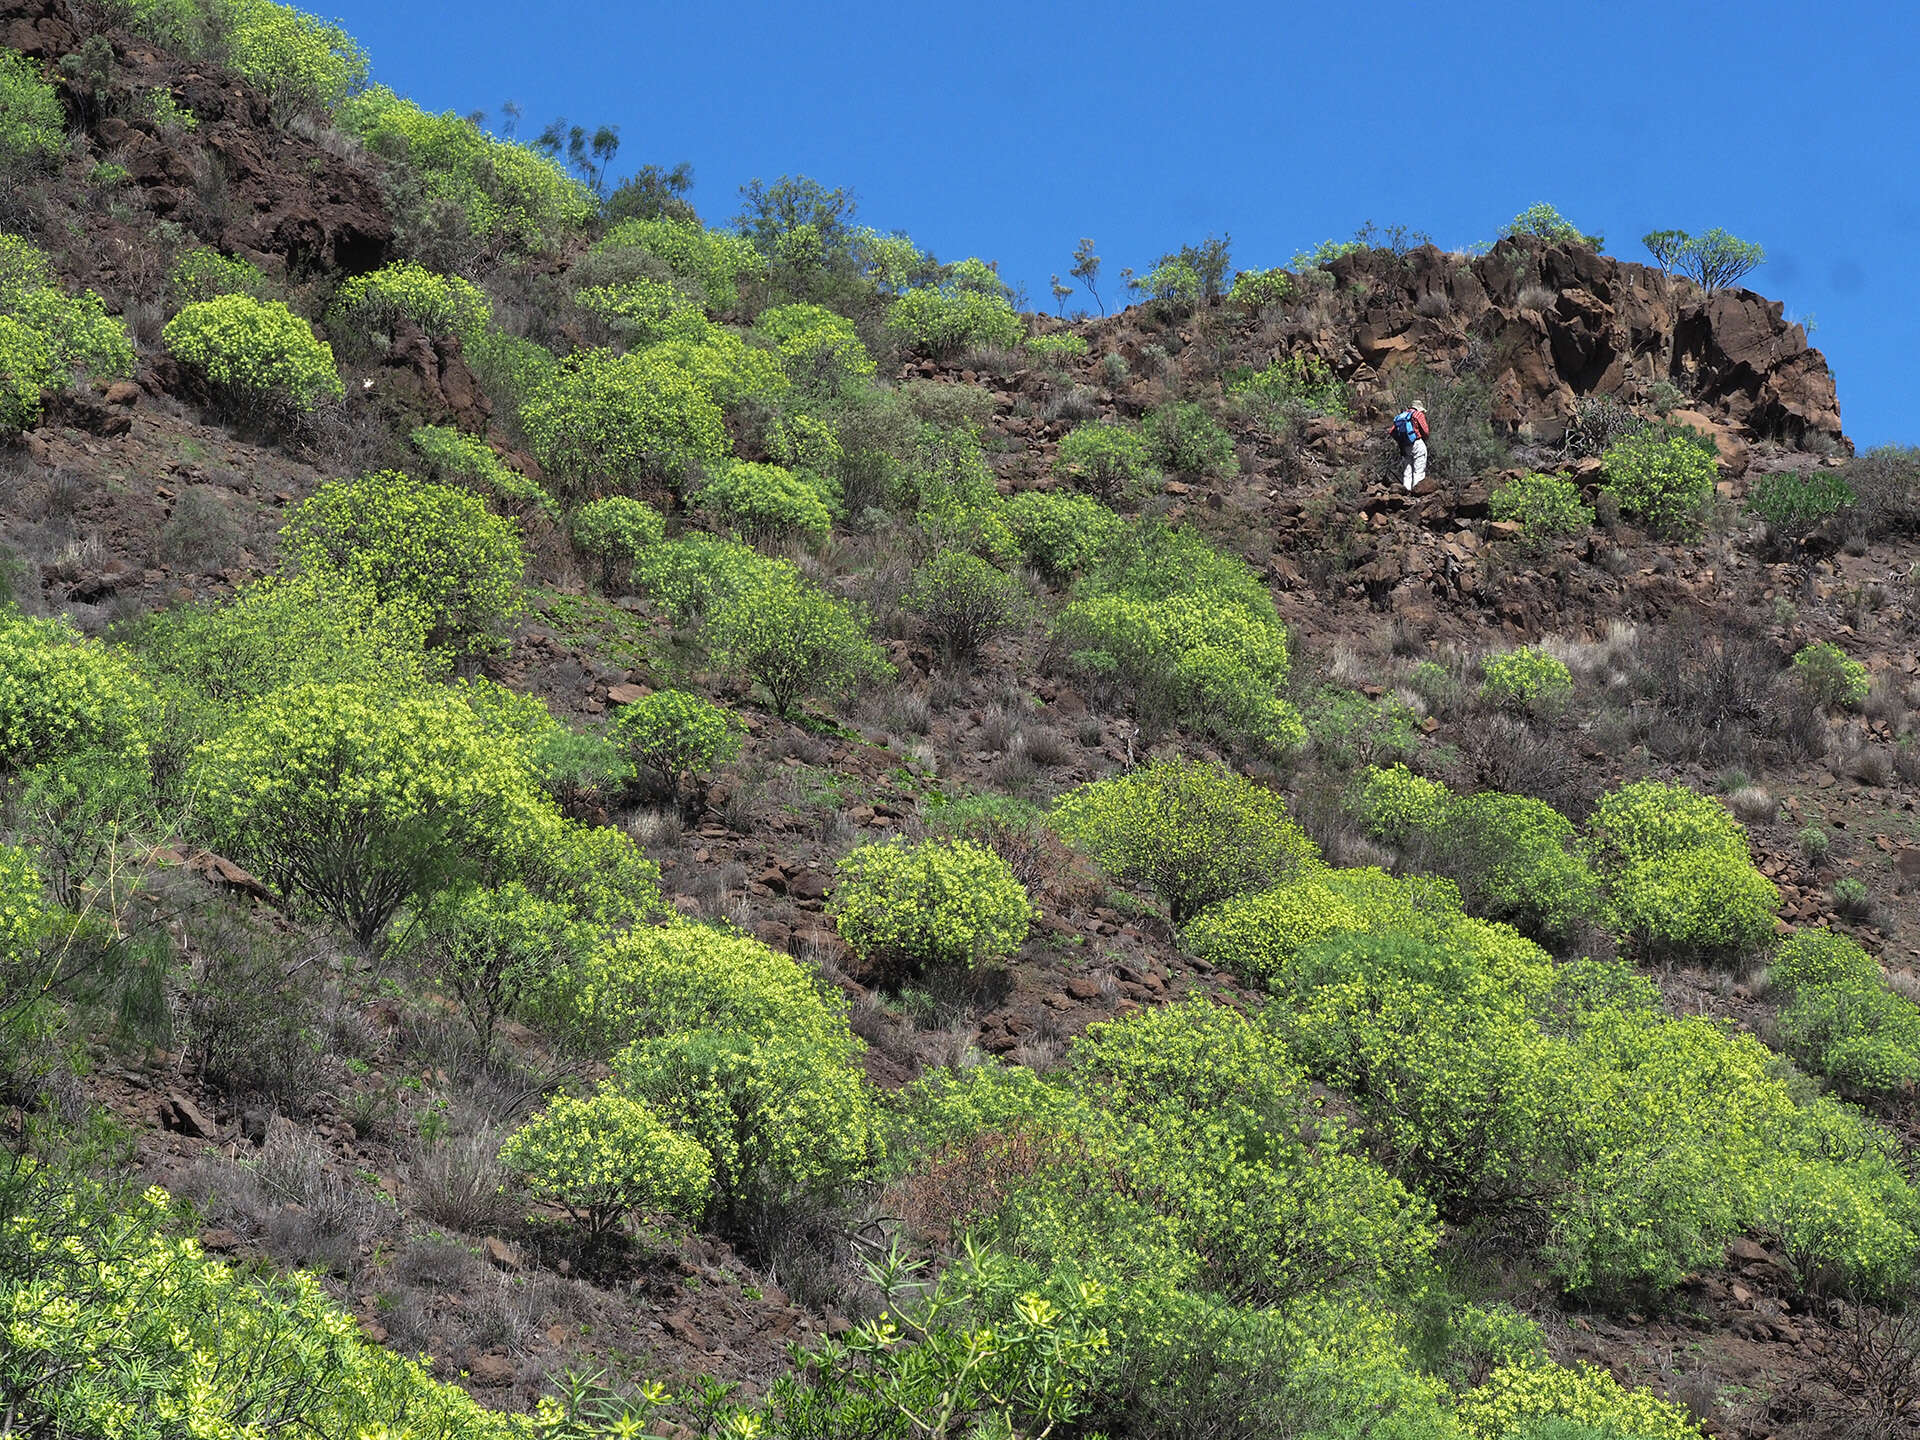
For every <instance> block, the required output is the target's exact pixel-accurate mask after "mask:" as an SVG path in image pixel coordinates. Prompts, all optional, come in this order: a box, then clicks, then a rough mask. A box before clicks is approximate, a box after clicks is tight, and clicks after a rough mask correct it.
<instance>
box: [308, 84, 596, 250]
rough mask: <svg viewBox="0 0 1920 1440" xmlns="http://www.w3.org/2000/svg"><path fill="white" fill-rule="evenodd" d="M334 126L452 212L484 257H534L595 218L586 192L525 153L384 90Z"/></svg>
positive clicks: (365, 95) (372, 91)
mask: <svg viewBox="0 0 1920 1440" xmlns="http://www.w3.org/2000/svg"><path fill="white" fill-rule="evenodd" d="M335 119H336V123H337V124H339V126H340V127H341V128H342V129H343V130H346V131H347V132H348V133H349V134H352V135H355V136H357V137H359V138H360V139H361V140H362V141H364V142H365V143H366V146H367V148H368V149H370V150H372V151H374V152H375V153H377V154H380V155H383V156H386V157H388V158H389V159H390V160H391V161H393V162H394V163H395V164H396V165H397V166H399V167H401V168H402V169H404V170H406V171H408V172H410V173H411V174H412V175H413V176H414V177H416V179H417V182H418V184H419V185H420V187H421V189H422V190H424V192H425V196H426V199H427V200H428V201H440V202H446V203H450V204H451V205H453V206H454V207H456V208H457V209H458V211H459V213H460V215H461V217H462V220H463V222H464V224H465V227H466V228H467V230H468V231H469V232H470V233H471V234H472V235H473V236H475V237H476V238H478V239H480V240H482V241H483V242H486V244H487V246H488V248H489V249H491V250H492V251H494V252H495V253H497V252H498V251H499V250H503V249H507V248H513V249H520V250H530V251H538V250H544V249H546V248H548V247H549V246H550V245H551V244H552V243H553V242H555V241H557V240H558V239H559V238H560V237H561V236H562V235H563V234H565V233H566V232H568V231H571V230H576V229H578V228H579V227H580V226H582V225H584V224H585V223H586V222H587V221H588V220H589V219H591V218H592V216H593V213H594V210H595V204H594V199H593V195H592V193H591V192H590V191H589V190H588V189H587V187H586V186H584V185H582V184H580V182H579V181H577V180H575V179H573V177H572V176H570V175H568V174H567V172H566V169H565V167H564V166H562V165H560V164H558V163H556V162H555V161H553V160H551V159H549V158H548V157H547V156H545V155H542V154H541V153H539V152H538V151H536V150H533V149H530V148H529V147H527V146H525V145H514V144H509V143H507V142H506V141H502V140H496V139H494V138H493V137H492V136H491V135H489V134H487V133H486V132H485V131H484V130H482V129H480V127H479V126H477V125H475V124H474V123H473V122H472V121H471V120H467V119H464V118H462V117H461V116H459V115H456V114H454V113H453V112H452V111H450V110H449V111H447V112H446V113H445V114H441V115H431V114H428V113H427V112H426V111H425V110H422V109H421V108H420V107H419V106H418V105H416V104H414V103H413V102H412V101H411V100H403V99H401V98H400V97H399V96H398V95H396V94H394V93H393V91H391V90H389V89H387V88H386V87H385V86H384V85H376V86H373V87H371V88H369V89H367V90H364V91H362V92H361V93H359V94H358V95H355V96H354V97H353V98H352V99H350V100H349V101H347V103H346V104H344V105H342V106H341V107H340V109H339V112H338V113H337V115H336V117H335Z"/></svg>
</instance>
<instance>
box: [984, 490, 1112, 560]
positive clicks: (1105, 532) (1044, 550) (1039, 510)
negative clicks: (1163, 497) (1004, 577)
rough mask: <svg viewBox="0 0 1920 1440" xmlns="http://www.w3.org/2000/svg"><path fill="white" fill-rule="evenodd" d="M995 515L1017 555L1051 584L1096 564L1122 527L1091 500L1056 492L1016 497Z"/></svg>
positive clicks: (1106, 509) (1040, 491)
mask: <svg viewBox="0 0 1920 1440" xmlns="http://www.w3.org/2000/svg"><path fill="white" fill-rule="evenodd" d="M1000 513H1001V518H1002V519H1003V520H1005V521H1006V525H1007V529H1008V530H1009V531H1011V532H1012V534H1013V539H1014V543H1015V544H1017V545H1018V546H1019V547H1020V553H1021V554H1022V555H1024V556H1026V557H1027V560H1028V562H1029V563H1030V564H1032V565H1033V566H1034V567H1035V568H1036V569H1038V570H1040V571H1041V572H1042V573H1044V574H1046V575H1048V576H1050V577H1052V578H1053V579H1055V580H1063V579H1066V578H1067V577H1068V576H1071V575H1073V574H1075V573H1076V572H1078V571H1080V570H1083V569H1085V568H1086V567H1087V566H1089V565H1091V564H1093V563H1095V562H1096V561H1098V560H1099V559H1100V557H1101V555H1102V554H1104V553H1105V551H1106V548H1107V545H1108V544H1109V543H1110V542H1111V541H1113V540H1114V539H1115V538H1117V537H1118V536H1119V534H1120V533H1121V532H1122V531H1123V530H1125V529H1126V523H1127V522H1126V521H1124V520H1122V519H1121V518H1120V517H1119V516H1118V515H1116V514H1114V513H1113V511H1111V510H1109V509H1108V508H1107V507H1106V506H1105V505H1102V504H1101V503H1100V502H1099V501H1098V500H1095V499H1094V498H1093V497H1092V496H1089V495H1068V494H1064V493H1062V492H1060V491H1057V490H1028V491H1026V492H1024V493H1022V494H1019V495H1015V496H1014V497H1013V498H1012V499H1010V500H1008V501H1007V502H1006V505H1005V506H1004V507H1003V508H1002V509H1001V512H1000Z"/></svg>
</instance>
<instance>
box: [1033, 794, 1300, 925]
mask: <svg viewBox="0 0 1920 1440" xmlns="http://www.w3.org/2000/svg"><path fill="white" fill-rule="evenodd" d="M1053 823H1054V827H1055V828H1056V829H1057V830H1058V831H1059V832H1060V833H1061V835H1063V836H1064V837H1065V838H1066V839H1067V840H1068V842H1069V843H1071V844H1073V845H1075V846H1077V847H1078V848H1080V849H1081V850H1084V851H1085V852H1086V853H1087V855H1088V856H1090V857H1091V858H1092V860H1093V862H1094V863H1095V864H1096V865H1098V866H1100V868H1101V869H1103V870H1105V871H1106V872H1107V873H1108V874H1109V875H1111V876H1113V878H1114V879H1116V880H1121V881H1124V882H1126V883H1128V884H1133V885H1140V886H1143V887H1144V888H1146V889H1148V890H1151V891H1153V892H1154V893H1155V894H1156V895H1158V896H1160V898H1161V899H1163V900H1164V901H1166V903H1167V907H1168V909H1169V910H1170V911H1171V913H1172V916H1173V921H1174V923H1175V924H1176V925H1184V924H1185V923H1186V922H1187V921H1188V920H1190V919H1192V918H1193V916H1195V915H1197V914H1199V912H1200V911H1201V910H1203V909H1205V908H1206V907H1207V906H1209V905H1212V904H1215V903H1217V902H1219V901H1221V900H1225V899H1229V898H1231V897H1232V896H1235V895H1244V894H1246V893H1247V892H1249V891H1252V890H1259V889H1262V888H1264V887H1266V886H1268V885H1271V884H1273V883H1274V882H1275V881H1277V880H1279V879H1281V878H1283V877H1285V876H1287V875H1290V874H1293V873H1294V872H1295V871H1299V870H1303V869H1310V868H1312V867H1314V866H1317V865H1318V863H1319V853H1318V851H1317V850H1316V849H1315V848H1314V844H1313V842H1312V841H1311V840H1309V839H1308V838H1307V837H1306V834H1305V833H1304V832H1303V831H1302V830H1301V829H1300V827H1299V826H1298V825H1296V824H1295V823H1294V822H1293V817H1291V816H1290V815H1288V814H1287V808H1286V806H1285V805H1284V804H1283V803H1281V800H1280V797H1279V796H1278V795H1276V794H1274V793H1273V792H1272V791H1271V790H1264V789H1262V788H1261V787H1259V786H1258V785H1255V784H1254V783H1253V782H1252V781H1250V780H1248V779H1246V778H1245V777H1244V776H1241V775H1237V774H1235V773H1234V772H1233V771H1231V770H1228V769H1227V768H1226V767H1225V766H1222V765H1216V764H1209V763H1207V762H1204V761H1198V760H1187V759H1177V760H1156V761H1154V762H1152V763H1150V764H1148V765H1145V766H1143V767H1142V768H1140V769H1139V770H1136V771H1134V772H1133V773H1132V774H1130V775H1120V776H1116V777H1115V778H1113V779H1111V780H1097V781H1094V782H1093V783H1092V784H1089V785H1082V786H1081V787H1080V788H1079V789H1077V790H1074V791H1071V792H1069V793H1068V794H1066V795H1064V796H1062V797H1061V798H1060V800H1059V802H1058V803H1057V804H1056V805H1055V806H1054V810H1053Z"/></svg>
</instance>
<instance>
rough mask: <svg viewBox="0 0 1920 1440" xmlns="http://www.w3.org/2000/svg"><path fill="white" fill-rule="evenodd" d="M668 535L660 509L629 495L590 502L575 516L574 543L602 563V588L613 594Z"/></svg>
mask: <svg viewBox="0 0 1920 1440" xmlns="http://www.w3.org/2000/svg"><path fill="white" fill-rule="evenodd" d="M666 534H667V522H666V520H665V519H664V518H663V517H662V516H661V514H660V512H659V511H658V510H656V509H654V508H653V507H652V506H651V505H649V504H647V502H646V501H644V500H633V499H630V498H628V497H627V496H625V495H609V496H607V497H606V498H605V499H601V500H589V501H588V502H587V503H586V504H585V505H582V506H581V507H580V509H579V511H578V513H576V514H575V515H574V517H573V543H574V544H576V545H578V546H579V547H580V548H581V549H582V550H584V551H586V553H587V554H589V555H591V556H593V557H594V558H595V559H596V560H598V561H599V562H600V588H601V589H602V590H605V591H608V592H609V593H611V592H612V591H613V590H615V589H616V588H617V587H620V586H622V585H623V584H624V582H625V581H626V580H627V579H629V578H630V577H631V576H632V574H633V567H634V563H635V562H636V561H638V560H639V558H640V555H641V552H642V551H644V550H646V549H647V547H648V546H650V545H658V544H659V543H660V542H661V541H662V540H663V539H665V538H666Z"/></svg>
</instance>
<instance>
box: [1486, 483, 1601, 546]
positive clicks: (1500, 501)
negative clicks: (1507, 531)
mask: <svg viewBox="0 0 1920 1440" xmlns="http://www.w3.org/2000/svg"><path fill="white" fill-rule="evenodd" d="M1487 508H1488V511H1489V513H1490V514H1492V516H1493V518H1494V519H1496V520H1506V521H1511V522H1513V523H1514V524H1517V525H1518V526H1519V527H1520V545H1521V548H1522V549H1524V550H1525V551H1527V553H1529V554H1532V555H1542V554H1544V553H1546V551H1548V550H1549V549H1551V548H1552V547H1553V546H1554V545H1555V544H1556V543H1557V542H1559V541H1561V540H1565V539H1567V538H1569V537H1570V536H1574V535H1584V534H1585V533H1586V532H1587V531H1588V530H1590V529H1591V528H1592V527H1593V520H1594V511H1593V507H1592V506H1591V505H1588V504H1586V503H1585V502H1584V501H1582V500H1581V499H1580V487H1579V486H1578V485H1575V484H1574V483H1573V481H1571V480H1569V479H1567V477H1566V476H1564V475H1542V474H1539V473H1538V472H1529V473H1528V474H1525V475H1522V476H1521V477H1520V478H1519V479H1517V480H1509V481H1507V482H1506V483H1505V484H1503V485H1496V486H1495V487H1494V490H1493V494H1492V496H1491V497H1490V499H1489V501H1488V507H1487Z"/></svg>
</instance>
